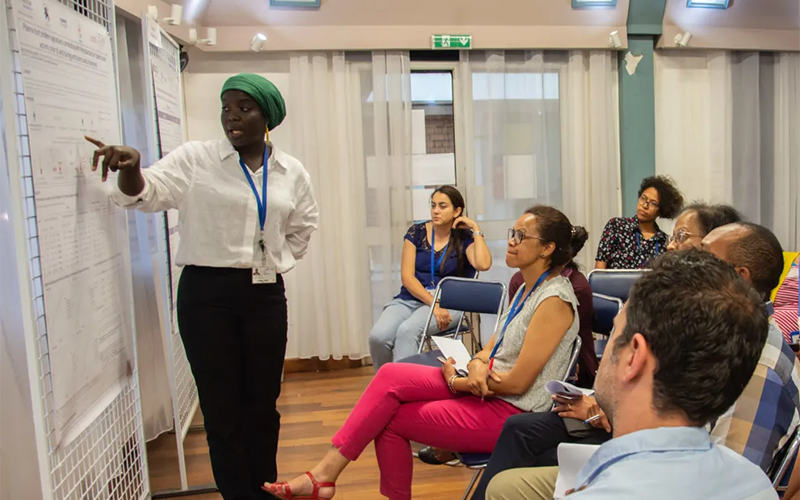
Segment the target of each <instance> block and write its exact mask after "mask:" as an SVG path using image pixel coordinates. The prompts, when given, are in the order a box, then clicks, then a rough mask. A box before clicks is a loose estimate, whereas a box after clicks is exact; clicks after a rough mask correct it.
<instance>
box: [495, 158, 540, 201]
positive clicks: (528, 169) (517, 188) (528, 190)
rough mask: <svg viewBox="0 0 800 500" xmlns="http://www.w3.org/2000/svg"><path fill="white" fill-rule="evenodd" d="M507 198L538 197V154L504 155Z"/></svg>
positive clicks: (525, 198) (524, 198)
mask: <svg viewBox="0 0 800 500" xmlns="http://www.w3.org/2000/svg"><path fill="white" fill-rule="evenodd" d="M503 169H504V171H505V183H506V185H505V188H506V189H505V192H506V198H507V199H511V200H527V199H530V198H536V194H537V192H536V156H534V155H507V156H503Z"/></svg>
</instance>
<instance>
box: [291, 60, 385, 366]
mask: <svg viewBox="0 0 800 500" xmlns="http://www.w3.org/2000/svg"><path fill="white" fill-rule="evenodd" d="M289 79H290V88H291V93H290V94H289V102H288V103H287V108H288V109H290V110H291V113H292V117H293V120H292V122H291V135H292V141H291V142H292V148H291V151H290V153H291V154H292V155H293V156H295V157H297V158H298V159H299V160H300V161H302V162H303V164H304V165H305V167H306V169H308V172H309V174H310V175H311V177H312V180H313V183H314V188H315V193H316V197H317V201H318V203H319V211H320V225H319V230H318V231H317V232H316V233H315V234H314V236H313V237H312V241H311V247H310V248H309V251H308V253H307V254H306V256H305V257H304V258H303V260H302V261H301V262H300V264H299V265H298V266H297V268H296V269H295V270H294V271H293V272H291V273H289V274H288V275H287V294H288V300H289V345H288V348H287V353H289V356H290V357H300V358H310V357H314V356H319V357H320V358H322V359H327V358H329V357H333V358H335V359H341V358H342V357H344V356H348V357H350V358H351V359H359V358H362V357H364V356H366V355H367V354H368V352H369V347H368V344H367V337H368V335H369V329H370V327H371V325H372V318H371V315H370V310H369V303H370V302H369V300H370V293H369V273H368V269H367V267H366V264H365V263H366V262H367V261H368V253H367V246H366V245H365V244H364V242H365V226H366V221H367V217H366V215H365V214H366V208H365V206H366V202H365V192H364V187H363V186H364V184H365V171H364V147H363V138H362V134H361V133H360V131H361V129H362V125H361V101H362V100H361V85H360V78H359V73H358V71H357V69H356V68H353V67H352V66H351V65H350V64H349V63H348V62H347V61H346V59H345V56H344V53H341V52H339V53H302V54H293V55H292V56H291V57H290V68H289Z"/></svg>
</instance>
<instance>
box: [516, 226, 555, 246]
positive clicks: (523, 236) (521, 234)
mask: <svg viewBox="0 0 800 500" xmlns="http://www.w3.org/2000/svg"><path fill="white" fill-rule="evenodd" d="M522 240H539V241H541V242H544V243H547V240H546V239H544V238H542V237H540V236H531V235H529V234H525V233H524V232H523V231H521V230H519V229H513V228H512V229H509V230H508V241H513V242H514V244H515V245H519V244H520V243H522Z"/></svg>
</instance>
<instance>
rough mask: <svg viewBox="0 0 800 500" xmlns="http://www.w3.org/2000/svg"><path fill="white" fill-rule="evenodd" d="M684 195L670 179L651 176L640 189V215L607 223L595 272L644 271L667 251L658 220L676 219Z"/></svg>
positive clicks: (664, 236) (638, 206)
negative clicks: (645, 267) (605, 270)
mask: <svg viewBox="0 0 800 500" xmlns="http://www.w3.org/2000/svg"><path fill="white" fill-rule="evenodd" d="M682 206H683V195H682V194H681V192H680V191H678V188H677V187H675V185H674V184H673V182H672V180H671V179H670V178H669V177H664V176H661V175H658V176H655V177H648V178H646V179H645V180H643V181H642V184H641V185H640V186H639V203H638V204H637V208H636V216H635V217H631V218H625V217H614V218H613V219H611V220H610V221H608V223H606V227H605V229H603V236H602V237H601V239H600V244H599V245H598V247H597V256H596V257H595V266H594V267H595V269H641V268H642V267H644V265H645V264H646V263H647V261H649V260H650V259H652V258H655V257H658V256H659V255H661V254H662V253H664V252H666V251H667V244H668V243H667V233H665V232H664V231H662V230H661V229H660V228H659V227H658V224H656V219H657V218H659V217H663V218H665V219H674V218H675V217H676V216H677V215H678V214H679V213H680V211H681V207H682Z"/></svg>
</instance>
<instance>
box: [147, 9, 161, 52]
mask: <svg viewBox="0 0 800 500" xmlns="http://www.w3.org/2000/svg"><path fill="white" fill-rule="evenodd" d="M144 19H145V20H146V21H150V22H148V23H147V41H148V42H149V43H150V45H153V46H155V47H161V28H159V26H158V22H157V21H156V20H155V19H153V18H152V17H150V16H145V17H144Z"/></svg>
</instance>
